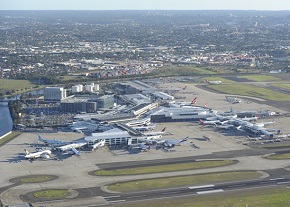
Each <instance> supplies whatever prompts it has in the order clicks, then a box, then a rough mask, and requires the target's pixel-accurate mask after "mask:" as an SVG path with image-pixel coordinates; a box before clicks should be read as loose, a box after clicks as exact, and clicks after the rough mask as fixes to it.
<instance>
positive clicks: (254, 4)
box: [0, 0, 290, 11]
mask: <svg viewBox="0 0 290 207" xmlns="http://www.w3.org/2000/svg"><path fill="white" fill-rule="evenodd" d="M0 10H258V11H287V10H290V1H285V0H283V1H279V2H277V1H274V0H235V1H233V0H216V1H212V0H203V1H197V0H146V1H136V0H107V1H101V0H1V1H0Z"/></svg>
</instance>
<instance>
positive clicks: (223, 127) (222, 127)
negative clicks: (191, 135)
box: [214, 124, 235, 129]
mask: <svg viewBox="0 0 290 207" xmlns="http://www.w3.org/2000/svg"><path fill="white" fill-rule="evenodd" d="M214 127H215V128H217V129H233V128H235V126H234V125H233V124H221V125H218V124H215V125H214Z"/></svg>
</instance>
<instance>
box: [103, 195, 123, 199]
mask: <svg viewBox="0 0 290 207" xmlns="http://www.w3.org/2000/svg"><path fill="white" fill-rule="evenodd" d="M120 196H121V195H116V196H107V197H103V198H117V197H120Z"/></svg>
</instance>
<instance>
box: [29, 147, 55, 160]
mask: <svg viewBox="0 0 290 207" xmlns="http://www.w3.org/2000/svg"><path fill="white" fill-rule="evenodd" d="M24 151H25V156H24V157H25V158H26V159H35V158H39V157H41V158H44V159H48V158H50V155H51V151H50V150H43V151H40V152H33V153H30V152H29V151H28V150H26V149H24Z"/></svg>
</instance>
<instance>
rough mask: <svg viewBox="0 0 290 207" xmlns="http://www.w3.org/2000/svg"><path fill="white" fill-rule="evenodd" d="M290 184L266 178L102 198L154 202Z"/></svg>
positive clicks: (284, 179)
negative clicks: (156, 200)
mask: <svg viewBox="0 0 290 207" xmlns="http://www.w3.org/2000/svg"><path fill="white" fill-rule="evenodd" d="M287 184H290V178H283V177H277V178H270V179H269V178H268V179H262V180H261V179H259V180H250V181H243V182H231V183H224V184H207V185H200V186H188V187H179V188H169V189H161V190H151V191H142V192H134V193H124V194H111V195H106V196H103V198H104V199H105V200H106V201H107V202H109V203H110V204H113V203H120V202H130V201H144V200H154V199H162V198H174V197H175V198H177V197H184V196H194V195H195V196H196V195H202V194H211V193H221V192H228V191H235V190H246V189H254V188H263V187H269V186H278V185H287Z"/></svg>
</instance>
